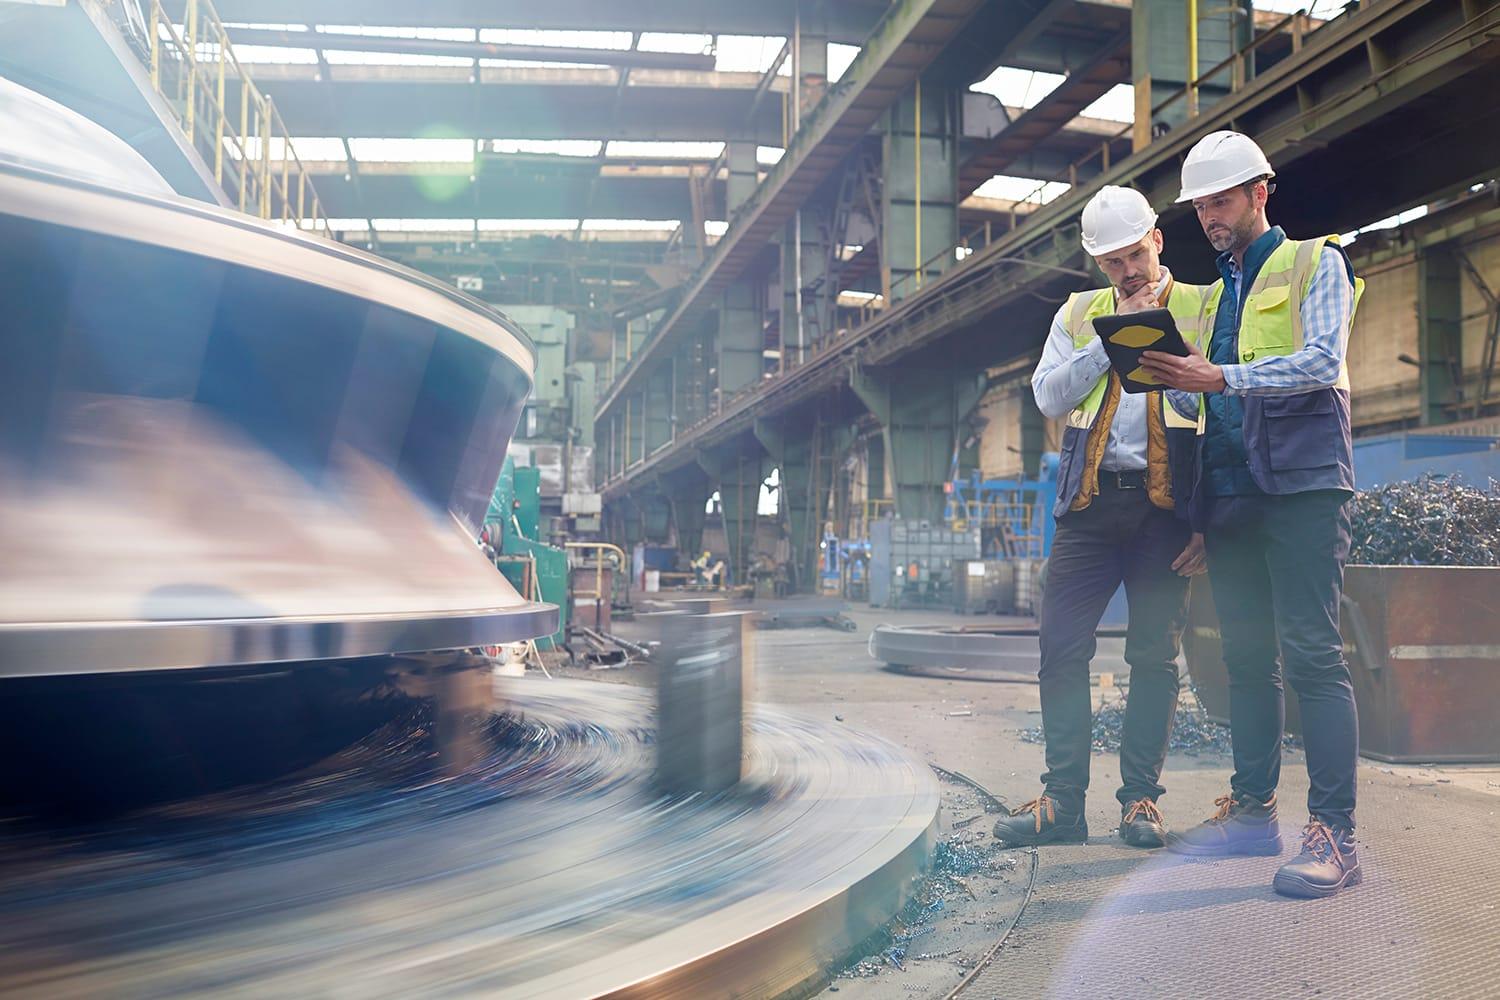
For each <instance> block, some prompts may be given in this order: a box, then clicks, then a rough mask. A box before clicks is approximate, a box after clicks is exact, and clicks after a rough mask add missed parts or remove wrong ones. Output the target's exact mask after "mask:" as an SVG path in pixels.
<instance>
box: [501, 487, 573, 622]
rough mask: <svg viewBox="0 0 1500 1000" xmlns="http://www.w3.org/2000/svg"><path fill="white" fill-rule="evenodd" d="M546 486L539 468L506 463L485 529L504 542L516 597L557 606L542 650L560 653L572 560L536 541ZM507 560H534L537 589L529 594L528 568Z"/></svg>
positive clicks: (507, 572) (505, 569)
mask: <svg viewBox="0 0 1500 1000" xmlns="http://www.w3.org/2000/svg"><path fill="white" fill-rule="evenodd" d="M541 482H542V474H541V470H539V469H532V468H520V469H518V468H516V465H515V460H514V459H510V458H507V459H506V460H505V464H504V465H503V466H501V468H500V479H499V481H498V482H497V483H495V492H494V494H493V495H492V496H491V497H490V509H489V512H488V513H486V514H485V518H484V521H485V524H486V525H488V526H489V528H490V538H491V539H494V538H499V539H500V544H499V545H498V546H495V550H496V553H497V554H498V555H499V556H500V557H501V558H500V559H498V560H497V562H496V565H497V567H498V568H499V570H500V572H502V573H504V574H505V577H506V579H508V580H510V582H511V584H512V585H514V586H515V588H516V590H517V592H519V593H520V594H522V595H523V596H525V597H529V598H532V599H537V600H542V601H545V602H547V603H548V604H555V605H557V607H558V618H557V631H556V632H555V633H553V634H552V635H550V636H544V637H542V638H540V639H538V640H537V642H538V644H539V645H540V646H541V648H543V649H555V648H557V647H558V646H561V645H562V644H563V642H564V641H565V639H566V636H567V629H568V555H567V553H566V552H564V551H563V550H562V549H559V548H556V547H554V546H551V545H546V544H544V543H542V542H540V541H537V538H538V537H539V527H540V521H541V506H542V503H541ZM505 556H522V557H530V559H531V560H532V562H533V564H534V565H535V567H536V582H537V589H536V590H535V591H533V592H532V593H527V590H526V586H525V584H526V565H525V563H524V562H522V561H519V560H515V559H506V558H504V557H505Z"/></svg>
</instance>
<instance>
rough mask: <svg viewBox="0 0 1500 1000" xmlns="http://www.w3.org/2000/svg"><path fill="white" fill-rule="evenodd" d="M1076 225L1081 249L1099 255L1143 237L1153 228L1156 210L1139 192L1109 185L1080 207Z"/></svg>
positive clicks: (1091, 254)
mask: <svg viewBox="0 0 1500 1000" xmlns="http://www.w3.org/2000/svg"><path fill="white" fill-rule="evenodd" d="M1080 228H1082V230H1083V249H1084V252H1086V253H1087V254H1088V255H1089V256H1091V257H1099V256H1101V255H1103V254H1107V253H1111V252H1113V251H1115V250H1119V249H1120V248H1121V247H1128V246H1130V245H1131V244H1132V243H1139V242H1140V241H1141V240H1143V239H1145V238H1146V234H1147V233H1149V232H1151V230H1153V229H1155V228H1156V213H1155V212H1153V211H1151V203H1150V202H1148V201H1146V196H1145V195H1143V194H1141V193H1140V192H1139V191H1135V190H1133V189H1131V188H1124V187H1115V186H1114V185H1112V184H1111V185H1107V186H1105V187H1103V188H1100V189H1099V193H1098V194H1096V195H1094V196H1093V197H1092V198H1090V199H1089V203H1088V204H1087V205H1085V206H1083V219H1082V225H1081V227H1080Z"/></svg>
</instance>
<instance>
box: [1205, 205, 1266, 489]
mask: <svg viewBox="0 0 1500 1000" xmlns="http://www.w3.org/2000/svg"><path fill="white" fill-rule="evenodd" d="M1285 239H1286V233H1285V232H1284V231H1283V230H1282V228H1281V227H1280V226H1272V227H1271V228H1270V229H1269V230H1267V231H1266V232H1265V233H1263V234H1261V236H1260V238H1259V239H1257V240H1256V241H1255V242H1254V243H1252V244H1250V246H1249V248H1248V249H1246V251H1245V272H1244V274H1243V276H1242V277H1241V278H1240V290H1241V291H1245V290H1248V289H1249V288H1250V286H1251V285H1253V284H1254V283H1255V276H1256V274H1258V273H1259V272H1260V269H1261V266H1262V265H1263V264H1265V262H1266V261H1267V260H1268V259H1269V258H1270V256H1271V251H1273V250H1275V249H1276V248H1277V247H1278V246H1280V245H1281V242H1282V240H1285ZM1233 260H1234V257H1233V255H1232V254H1229V253H1227V252H1226V253H1222V254H1220V255H1219V259H1218V265H1219V274H1220V275H1221V276H1222V277H1223V279H1224V292H1223V295H1222V296H1221V297H1220V299H1219V309H1218V312H1216V313H1215V314H1214V329H1213V339H1212V341H1211V345H1212V346H1211V348H1210V350H1209V358H1208V359H1209V360H1210V361H1212V362H1213V363H1214V364H1216V365H1237V364H1239V363H1240V314H1241V312H1242V311H1243V309H1244V300H1243V299H1242V298H1241V297H1240V296H1237V295H1236V294H1235V288H1234V276H1233V275H1232V274H1231V273H1230V270H1229V267H1230V264H1231V263H1233ZM1204 399H1205V402H1206V403H1207V407H1208V412H1207V420H1206V422H1205V427H1204V432H1203V492H1204V494H1205V495H1207V496H1211V497H1234V496H1259V495H1261V494H1262V492H1263V491H1262V490H1261V488H1260V487H1259V486H1257V485H1256V484H1255V477H1254V476H1252V475H1251V474H1250V455H1249V452H1248V451H1247V450H1246V448H1245V401H1244V399H1243V398H1242V397H1240V396H1231V395H1229V394H1228V393H1225V392H1214V393H1209V394H1208V395H1207V396H1205V397H1204Z"/></svg>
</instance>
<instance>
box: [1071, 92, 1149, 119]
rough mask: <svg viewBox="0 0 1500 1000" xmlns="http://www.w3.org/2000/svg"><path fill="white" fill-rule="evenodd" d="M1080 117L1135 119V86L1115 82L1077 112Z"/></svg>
mask: <svg viewBox="0 0 1500 1000" xmlns="http://www.w3.org/2000/svg"><path fill="white" fill-rule="evenodd" d="M1079 117H1081V118H1103V119H1105V120H1106V121H1112V122H1122V123H1123V122H1133V121H1135V88H1134V87H1133V86H1131V85H1130V84H1128V83H1117V84H1115V85H1114V86H1113V87H1111V88H1110V89H1109V91H1108V92H1107V93H1106V94H1105V95H1104V96H1103V97H1101V98H1099V99H1098V100H1097V101H1095V102H1094V103H1093V104H1090V105H1089V106H1088V107H1086V108H1084V109H1083V111H1081V112H1080V113H1079Z"/></svg>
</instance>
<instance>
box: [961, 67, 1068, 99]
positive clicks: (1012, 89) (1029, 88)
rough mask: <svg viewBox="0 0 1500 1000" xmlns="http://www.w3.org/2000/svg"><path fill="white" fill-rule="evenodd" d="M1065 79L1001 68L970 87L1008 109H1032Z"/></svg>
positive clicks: (1051, 75)
mask: <svg viewBox="0 0 1500 1000" xmlns="http://www.w3.org/2000/svg"><path fill="white" fill-rule="evenodd" d="M1062 82H1063V77H1062V76H1060V75H1058V74H1057V73H1038V72H1036V71H1034V70H1028V69H1016V68H1015V67H1013V66H1001V67H1000V68H999V69H997V70H995V72H993V73H991V74H990V75H989V76H987V77H985V78H984V79H983V80H980V81H979V82H978V83H976V84H974V85H973V86H972V87H970V88H969V89H970V90H976V91H978V92H979V93H981V94H989V95H990V96H992V97H994V98H996V99H997V100H999V102H1000V103H1001V104H1003V105H1005V106H1006V107H1008V108H1030V107H1035V106H1036V104H1037V103H1038V102H1039V101H1041V99H1042V98H1044V97H1046V96H1047V95H1048V94H1050V93H1052V91H1054V90H1056V89H1057V85H1058V84H1060V83H1062Z"/></svg>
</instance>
